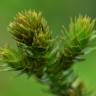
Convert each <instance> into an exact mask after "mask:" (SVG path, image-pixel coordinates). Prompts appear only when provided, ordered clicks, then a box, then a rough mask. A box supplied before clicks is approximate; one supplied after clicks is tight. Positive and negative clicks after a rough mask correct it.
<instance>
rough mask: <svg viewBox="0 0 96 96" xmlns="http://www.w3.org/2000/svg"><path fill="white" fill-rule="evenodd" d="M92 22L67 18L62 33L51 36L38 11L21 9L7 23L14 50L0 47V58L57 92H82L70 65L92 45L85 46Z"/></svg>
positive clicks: (73, 95)
mask: <svg viewBox="0 0 96 96" xmlns="http://www.w3.org/2000/svg"><path fill="white" fill-rule="evenodd" d="M94 25H95V20H91V18H90V17H87V16H84V17H83V16H79V17H78V18H75V19H71V22H70V24H69V27H68V29H66V28H64V27H63V28H62V32H61V33H62V34H61V35H60V36H59V37H58V38H57V39H54V38H53V36H52V34H51V31H50V30H49V26H48V24H47V21H46V20H45V19H44V17H43V16H42V14H41V12H36V11H35V10H33V11H32V10H29V11H22V12H20V13H18V14H17V15H16V17H15V19H14V21H13V22H11V23H10V24H9V26H8V30H9V31H10V32H11V34H12V35H13V37H14V39H15V40H16V42H17V50H15V49H12V48H10V47H4V48H1V49H0V61H2V62H4V63H6V64H8V66H9V67H11V68H12V69H13V70H16V71H20V72H21V73H26V74H27V75H29V76H31V75H35V76H36V77H37V80H39V81H40V82H42V83H46V84H48V85H49V87H50V91H51V92H52V93H54V94H56V95H58V96H85V95H86V92H85V90H84V88H83V83H82V82H81V81H80V80H78V77H77V76H76V75H75V73H74V71H73V68H72V65H73V64H74V63H75V61H82V60H84V58H83V56H84V55H85V54H86V53H88V51H89V52H90V51H92V50H94V49H96V48H95V47H94V48H91V50H88V49H87V48H89V47H91V45H90V44H91V43H92V41H93V40H95V39H96V32H95V29H94ZM57 40H58V41H57ZM92 47H93V46H92Z"/></svg>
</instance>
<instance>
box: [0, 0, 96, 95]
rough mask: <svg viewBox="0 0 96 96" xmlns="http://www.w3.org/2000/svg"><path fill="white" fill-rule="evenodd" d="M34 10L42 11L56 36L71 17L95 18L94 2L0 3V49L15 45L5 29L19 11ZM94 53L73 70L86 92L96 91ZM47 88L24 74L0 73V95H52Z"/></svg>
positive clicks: (1, 0)
mask: <svg viewBox="0 0 96 96" xmlns="http://www.w3.org/2000/svg"><path fill="white" fill-rule="evenodd" d="M24 9H36V10H40V11H42V12H43V15H44V16H45V18H46V19H47V20H48V24H49V25H50V29H51V30H52V31H53V32H54V34H55V35H56V34H57V33H59V32H60V30H61V29H60V28H61V26H62V25H63V24H64V25H65V26H67V25H68V23H69V21H70V18H71V17H74V16H78V15H79V14H82V15H88V16H91V17H92V18H96V0H0V46H3V45H4V44H5V43H9V44H10V45H11V46H13V47H14V46H15V42H14V40H13V39H12V36H11V35H10V33H8V31H7V26H8V24H9V22H10V21H12V20H13V17H14V16H15V15H16V13H17V12H18V11H21V10H24ZM95 58H96V51H94V52H93V53H91V54H89V55H88V56H86V61H84V62H81V63H77V64H76V65H75V67H74V68H75V71H76V72H77V74H78V75H79V76H80V78H81V80H83V81H84V83H85V84H86V86H87V87H88V89H89V90H93V91H95V90H96V64H95V62H96V59H95ZM47 88H48V87H47V86H45V85H41V84H39V83H37V82H36V80H35V79H34V78H29V79H28V78H27V76H26V75H22V76H18V73H16V72H0V96H53V95H52V94H49V93H48V92H47Z"/></svg>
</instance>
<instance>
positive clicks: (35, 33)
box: [8, 10, 50, 48]
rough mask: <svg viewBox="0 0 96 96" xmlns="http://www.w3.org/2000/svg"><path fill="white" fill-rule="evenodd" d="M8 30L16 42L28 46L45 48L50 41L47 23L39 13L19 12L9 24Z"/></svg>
mask: <svg viewBox="0 0 96 96" xmlns="http://www.w3.org/2000/svg"><path fill="white" fill-rule="evenodd" d="M8 29H9V31H10V32H11V33H12V34H13V36H14V38H15V39H16V40H17V41H18V42H20V43H24V44H26V45H28V46H31V45H33V46H38V47H40V48H41V47H44V48H45V47H46V46H47V44H48V41H49V39H50V33H49V27H48V25H47V21H46V20H45V19H44V18H43V16H42V14H41V12H36V11H35V10H34V11H31V10H29V11H22V12H19V13H18V14H17V16H16V17H15V18H14V21H13V22H11V23H10V24H9V27H8Z"/></svg>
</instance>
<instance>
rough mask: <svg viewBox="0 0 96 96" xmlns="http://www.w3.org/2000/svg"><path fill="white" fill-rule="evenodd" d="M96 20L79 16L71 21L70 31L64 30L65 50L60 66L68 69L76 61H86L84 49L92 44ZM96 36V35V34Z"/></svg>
mask: <svg viewBox="0 0 96 96" xmlns="http://www.w3.org/2000/svg"><path fill="white" fill-rule="evenodd" d="M94 24H95V20H91V18H90V17H87V16H84V17H83V16H79V17H78V18H75V20H73V19H71V23H70V25H69V29H68V30H63V36H62V38H63V40H62V41H63V42H62V43H63V44H64V50H63V54H62V56H61V60H60V64H61V65H62V66H63V67H64V68H65V69H66V68H69V67H70V65H72V64H73V63H74V60H84V59H83V58H81V55H84V53H85V52H84V49H85V48H86V47H90V46H88V44H89V43H90V38H92V36H93V33H94ZM95 34H96V33H95Z"/></svg>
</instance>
